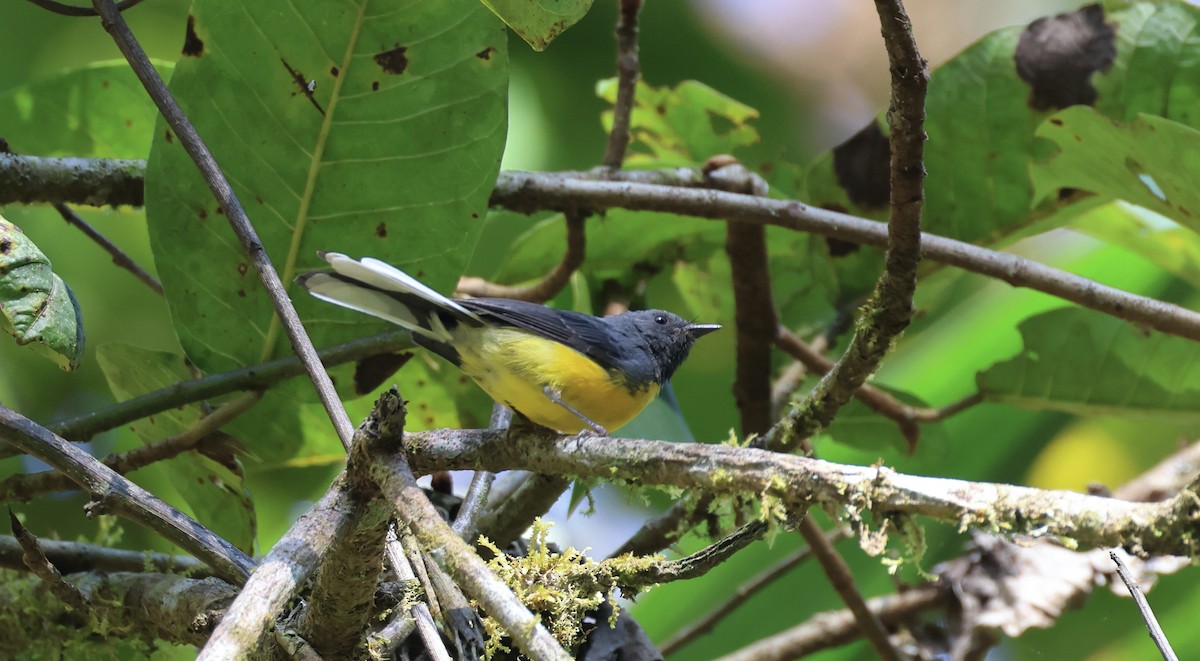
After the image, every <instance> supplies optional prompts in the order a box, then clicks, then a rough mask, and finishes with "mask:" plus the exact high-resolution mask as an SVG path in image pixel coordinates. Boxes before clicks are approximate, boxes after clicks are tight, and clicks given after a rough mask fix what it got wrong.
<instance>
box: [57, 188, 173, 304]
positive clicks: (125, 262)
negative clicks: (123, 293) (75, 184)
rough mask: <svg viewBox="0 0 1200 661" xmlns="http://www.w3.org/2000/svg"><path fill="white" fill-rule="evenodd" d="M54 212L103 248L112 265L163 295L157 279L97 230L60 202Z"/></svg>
mask: <svg viewBox="0 0 1200 661" xmlns="http://www.w3.org/2000/svg"><path fill="white" fill-rule="evenodd" d="M54 210H55V211H57V212H58V215H60V216H62V218H63V220H65V221H67V224H68V225H73V226H75V227H77V228H79V231H81V232H83V233H84V234H85V235H87V237H88V238H89V239H91V240H92V241H93V242H95V243H96V245H98V246H100V247H101V248H103V249H104V251H105V252H107V253H108V254H109V255H110V256H112V261H113V264H116V265H117V266H119V267H121V268H123V269H125V270H126V271H129V272H130V273H132V274H133V277H135V278H137V279H138V280H140V281H141V282H142V284H144V285H146V286H147V287H149V288H150V289H151V290H152V291H153V292H154V293H155V294H158V295H159V296H162V295H163V288H162V283H161V282H159V281H158V279H157V278H155V277H154V276H152V275H150V273H149V272H148V271H146V269H144V268H142V267H141V266H139V265H138V263H137V262H135V261H133V259H132V258H130V256H129V255H127V254H125V251H123V250H121V248H120V247H118V246H117V244H115V243H113V242H112V241H109V240H108V237H107V236H104V235H103V234H101V233H100V231H99V230H97V229H96V228H95V227H92V226H91V224H90V223H88V222H87V221H86V220H84V219H83V218H82V217H80V215H79V214H77V213H75V211H74V210H73V209H71V207H69V206H67V205H66V204H64V203H62V202H58V203H56V204H55V205H54Z"/></svg>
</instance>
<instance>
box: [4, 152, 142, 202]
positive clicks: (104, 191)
mask: <svg viewBox="0 0 1200 661" xmlns="http://www.w3.org/2000/svg"><path fill="white" fill-rule="evenodd" d="M145 174H146V161H141V160H125V159H115V158H112V159H92V158H51V157H42V156H18V155H16V154H7V153H0V204H12V203H14V202H15V203H19V204H31V203H35V202H51V203H54V202H69V203H71V204H86V205H90V206H96V207H99V206H104V205H112V206H117V205H119V204H129V205H132V206H135V207H140V206H142V203H143V201H144V196H143V188H142V182H143V179H144V177H145Z"/></svg>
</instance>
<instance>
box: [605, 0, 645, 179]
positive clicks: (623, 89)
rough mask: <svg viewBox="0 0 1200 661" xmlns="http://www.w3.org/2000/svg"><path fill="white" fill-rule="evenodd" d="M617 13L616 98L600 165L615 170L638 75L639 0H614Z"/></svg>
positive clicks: (624, 141) (621, 154) (625, 146)
mask: <svg viewBox="0 0 1200 661" xmlns="http://www.w3.org/2000/svg"><path fill="white" fill-rule="evenodd" d="M618 2H619V4H620V12H619V13H618V15H617V27H616V34H617V101H616V103H614V104H613V122H612V130H611V131H609V132H608V146H607V147H606V148H605V150H604V161H603V163H604V167H606V168H609V169H612V170H619V169H620V168H621V164H622V163H624V162H625V151H626V150H627V149H628V148H629V138H630V136H629V127H630V116H631V115H632V114H633V105H634V100H635V97H636V95H637V82H638V79H639V78H641V75H642V71H641V62H639V60H638V14H639V13H640V12H641V11H642V0H618Z"/></svg>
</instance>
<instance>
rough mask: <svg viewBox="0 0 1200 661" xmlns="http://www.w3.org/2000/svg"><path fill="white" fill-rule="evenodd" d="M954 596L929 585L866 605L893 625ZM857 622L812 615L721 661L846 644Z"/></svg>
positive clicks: (773, 659) (756, 660)
mask: <svg viewBox="0 0 1200 661" xmlns="http://www.w3.org/2000/svg"><path fill="white" fill-rule="evenodd" d="M951 599H952V596H951V595H950V594H949V593H948V592H947V591H945V590H943V589H941V588H939V587H937V586H934V585H926V586H922V587H919V588H914V589H912V590H909V591H907V592H901V593H900V594H890V595H886V596H883V597H875V598H874V599H869V600H867V606H868V607H869V608H870V609H871V612H872V613H873V614H875V616H876V617H878V618H879V619H880V620H881V621H882V622H884V623H885V624H887V625H889V626H894V625H897V624H900V623H902V622H904V621H905V620H906V619H907V618H909V617H912V616H913V615H914V614H916V613H921V612H923V611H927V610H930V609H931V608H936V607H938V606H941V605H943V604H946V603H948V602H949V601H950V600H951ZM858 636H859V631H858V621H857V620H856V619H855V618H854V615H853V613H851V612H850V611H849V610H840V611H830V612H827V613H820V614H818V615H815V616H813V617H812V618H811V619H809V620H808V621H807V622H805V623H804V624H801V625H799V626H796V627H793V628H791V629H788V630H787V631H784V632H783V633H779V634H776V635H774V636H771V637H769V638H763V639H762V640H758V641H755V642H754V643H753V644H751V645H749V646H747V647H743V648H742V649H740V650H738V651H736V652H733V653H732V654H728V655H726V656H722V657H720V661H786V660H788V659H795V658H799V657H801V656H804V655H806V654H812V653H814V652H819V651H820V650H824V649H829V648H831V647H836V646H838V645H845V644H846V643H848V642H851V641H853V640H855V639H856V638H858Z"/></svg>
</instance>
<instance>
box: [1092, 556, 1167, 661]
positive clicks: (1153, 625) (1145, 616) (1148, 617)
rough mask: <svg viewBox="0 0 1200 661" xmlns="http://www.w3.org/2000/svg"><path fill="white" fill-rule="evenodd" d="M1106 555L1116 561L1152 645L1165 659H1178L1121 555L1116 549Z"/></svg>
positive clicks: (1119, 573)
mask: <svg viewBox="0 0 1200 661" xmlns="http://www.w3.org/2000/svg"><path fill="white" fill-rule="evenodd" d="M1108 557H1110V558H1112V561H1113V562H1114V563H1116V565H1117V576H1120V577H1121V580H1122V581H1124V582H1125V587H1127V588H1129V594H1130V596H1132V597H1133V602H1134V603H1135V604H1137V609H1138V613H1140V614H1141V616H1142V620H1143V621H1144V622H1145V623H1146V629H1147V630H1149V632H1150V640H1153V641H1154V645H1155V646H1156V647H1158V653H1159V654H1161V655H1162V658H1163V659H1166V661H1179V657H1178V656H1175V650H1174V649H1172V648H1171V642H1170V641H1169V640H1167V635H1166V634H1165V633H1163V630H1162V627H1160V626H1159V625H1158V618H1156V617H1154V611H1152V610H1150V602H1148V601H1146V595H1144V594H1142V588H1141V587H1140V586H1139V585H1138V583H1137V581H1136V580H1134V578H1133V576H1131V575H1130V574H1129V568H1128V567H1126V566H1125V562H1124V561H1123V560H1121V556H1120V555H1118V554H1117V552H1116V551H1109V552H1108Z"/></svg>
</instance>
